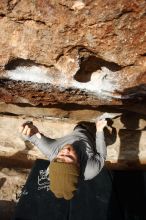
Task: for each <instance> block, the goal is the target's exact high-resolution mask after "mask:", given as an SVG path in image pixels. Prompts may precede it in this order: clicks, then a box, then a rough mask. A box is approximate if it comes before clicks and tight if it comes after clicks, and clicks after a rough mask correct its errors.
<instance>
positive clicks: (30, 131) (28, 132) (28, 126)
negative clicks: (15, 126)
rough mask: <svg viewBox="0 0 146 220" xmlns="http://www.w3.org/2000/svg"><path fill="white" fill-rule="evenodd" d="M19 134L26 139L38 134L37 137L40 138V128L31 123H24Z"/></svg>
mask: <svg viewBox="0 0 146 220" xmlns="http://www.w3.org/2000/svg"><path fill="white" fill-rule="evenodd" d="M19 132H20V133H21V134H22V135H24V136H26V137H31V136H32V135H34V134H36V136H38V138H40V133H39V130H38V128H37V127H36V126H35V125H33V123H32V122H31V121H27V122H25V123H23V124H22V125H21V126H20V128H19Z"/></svg>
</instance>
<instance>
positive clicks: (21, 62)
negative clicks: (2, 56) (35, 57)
mask: <svg viewBox="0 0 146 220" xmlns="http://www.w3.org/2000/svg"><path fill="white" fill-rule="evenodd" d="M34 65H35V66H36V63H35V62H34V61H32V60H29V59H27V60H24V59H22V58H17V59H14V60H10V61H9V62H8V63H7V64H6V65H5V70H15V69H16V68H17V67H18V66H22V67H23V66H24V67H29V66H34Z"/></svg>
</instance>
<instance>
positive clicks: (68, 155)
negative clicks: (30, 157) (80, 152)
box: [56, 144, 78, 164]
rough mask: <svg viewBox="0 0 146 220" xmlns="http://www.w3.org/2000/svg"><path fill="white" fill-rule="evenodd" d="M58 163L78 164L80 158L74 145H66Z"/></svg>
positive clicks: (60, 153)
mask: <svg viewBox="0 0 146 220" xmlns="http://www.w3.org/2000/svg"><path fill="white" fill-rule="evenodd" d="M56 161H58V162H64V163H75V164H78V157H77V154H76V152H75V150H74V148H73V146H72V145H70V144H66V145H65V146H64V147H63V148H62V149H61V150H60V151H59V153H58V155H57V157H56Z"/></svg>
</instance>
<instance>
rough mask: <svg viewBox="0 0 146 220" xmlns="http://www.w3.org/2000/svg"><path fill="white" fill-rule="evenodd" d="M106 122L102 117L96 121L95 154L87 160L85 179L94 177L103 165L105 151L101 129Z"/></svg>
mask: <svg viewBox="0 0 146 220" xmlns="http://www.w3.org/2000/svg"><path fill="white" fill-rule="evenodd" d="M106 124H107V121H106V120H104V119H102V120H99V121H97V122H96V154H95V155H94V156H93V157H91V158H89V159H88V161H87V165H86V169H85V173H84V176H85V180H89V179H92V178H94V177H95V176H96V175H97V174H98V173H99V172H100V171H101V169H102V168H103V166H104V161H105V159H106V153H107V151H106V144H105V139H104V132H103V129H104V127H105V126H106Z"/></svg>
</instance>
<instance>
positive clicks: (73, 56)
mask: <svg viewBox="0 0 146 220" xmlns="http://www.w3.org/2000/svg"><path fill="white" fill-rule="evenodd" d="M145 12H146V2H145V0H138V1H137V0H132V1H127V0H119V1H115V0H111V1H110V2H109V1H108V0H102V1H101V0H98V1H97V0H93V1H90V0H84V1H83V0H76V1H64V0H62V1H54V0H53V1H48V0H35V1H29V0H25V1H20V0H19V1H18V0H11V1H8V0H2V1H1V2H0V28H1V32H0V67H1V80H0V100H1V101H4V102H7V103H10V102H11V103H30V104H33V105H39V104H42V105H49V104H58V103H63V104H64V103H76V104H81V105H95V106H98V105H101V104H107V105H113V104H114V105H119V104H120V105H121V104H124V105H125V104H127V101H128V103H129V102H135V101H137V102H142V101H143V102H144V101H145V96H146V86H145V83H146V74H145V72H146V34H145V33H146V16H145ZM24 81H25V82H24ZM22 87H23V90H22Z"/></svg>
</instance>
